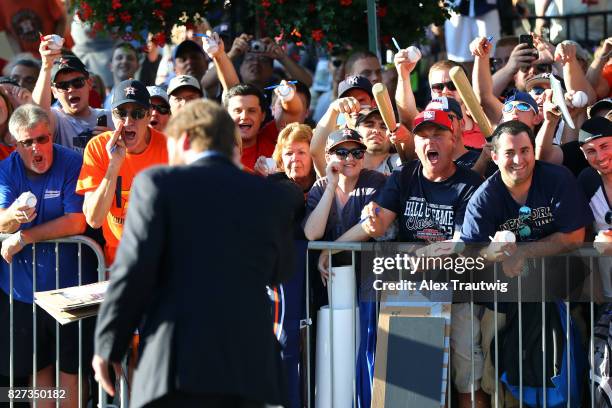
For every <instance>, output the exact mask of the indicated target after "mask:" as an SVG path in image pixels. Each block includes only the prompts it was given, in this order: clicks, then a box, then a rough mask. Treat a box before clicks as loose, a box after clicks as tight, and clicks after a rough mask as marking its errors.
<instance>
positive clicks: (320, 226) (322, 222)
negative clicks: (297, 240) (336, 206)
mask: <svg viewBox="0 0 612 408" xmlns="http://www.w3.org/2000/svg"><path fill="white" fill-rule="evenodd" d="M335 196H336V192H335V187H334V186H331V185H329V184H328V185H327V187H326V188H325V192H324V193H323V196H322V197H321V200H319V203H318V204H317V206H316V207H315V209H314V210H313V211H312V213H310V216H309V217H308V220H306V224H305V225H304V235H306V238H308V240H309V241H315V240H318V239H321V238H323V235H325V227H326V226H327V220H328V218H329V212H330V211H331V206H332V204H333V201H334V198H335Z"/></svg>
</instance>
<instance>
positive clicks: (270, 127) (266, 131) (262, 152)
mask: <svg viewBox="0 0 612 408" xmlns="http://www.w3.org/2000/svg"><path fill="white" fill-rule="evenodd" d="M277 138H278V128H277V127H276V122H275V121H274V120H271V121H270V122H268V123H266V124H265V125H264V127H263V128H261V129H260V130H259V133H257V142H256V143H255V144H254V145H253V146H251V147H244V148H242V156H241V157H240V162H241V163H242V164H243V165H244V166H246V167H248V168H250V169H252V168H254V167H255V162H256V161H257V159H258V158H259V156H265V157H271V156H272V153H274V148H275V147H276V139H277Z"/></svg>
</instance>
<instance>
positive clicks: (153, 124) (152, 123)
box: [149, 120, 159, 127]
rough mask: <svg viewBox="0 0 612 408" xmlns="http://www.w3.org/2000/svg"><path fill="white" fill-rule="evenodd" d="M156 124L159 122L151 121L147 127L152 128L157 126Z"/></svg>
mask: <svg viewBox="0 0 612 408" xmlns="http://www.w3.org/2000/svg"><path fill="white" fill-rule="evenodd" d="M158 124H159V122H158V121H156V120H151V121H150V122H149V125H151V126H153V127H155V126H157V125H158Z"/></svg>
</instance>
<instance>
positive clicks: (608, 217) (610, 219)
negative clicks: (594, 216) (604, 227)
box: [604, 210, 612, 225]
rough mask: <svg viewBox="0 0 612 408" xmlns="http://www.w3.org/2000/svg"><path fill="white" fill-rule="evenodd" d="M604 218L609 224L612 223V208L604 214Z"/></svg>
mask: <svg viewBox="0 0 612 408" xmlns="http://www.w3.org/2000/svg"><path fill="white" fill-rule="evenodd" d="M604 220H605V221H606V224H608V225H610V224H612V210H608V211H606V215H605V216H604Z"/></svg>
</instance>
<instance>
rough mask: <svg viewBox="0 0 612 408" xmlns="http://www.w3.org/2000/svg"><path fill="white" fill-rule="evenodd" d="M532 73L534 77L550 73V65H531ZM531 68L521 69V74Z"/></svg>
mask: <svg viewBox="0 0 612 408" xmlns="http://www.w3.org/2000/svg"><path fill="white" fill-rule="evenodd" d="M532 67H533V71H534V73H535V74H536V75H538V74H549V73H551V72H552V64H537V65H532ZM529 68H531V67H521V72H523V73H526V72H528V71H529Z"/></svg>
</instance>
